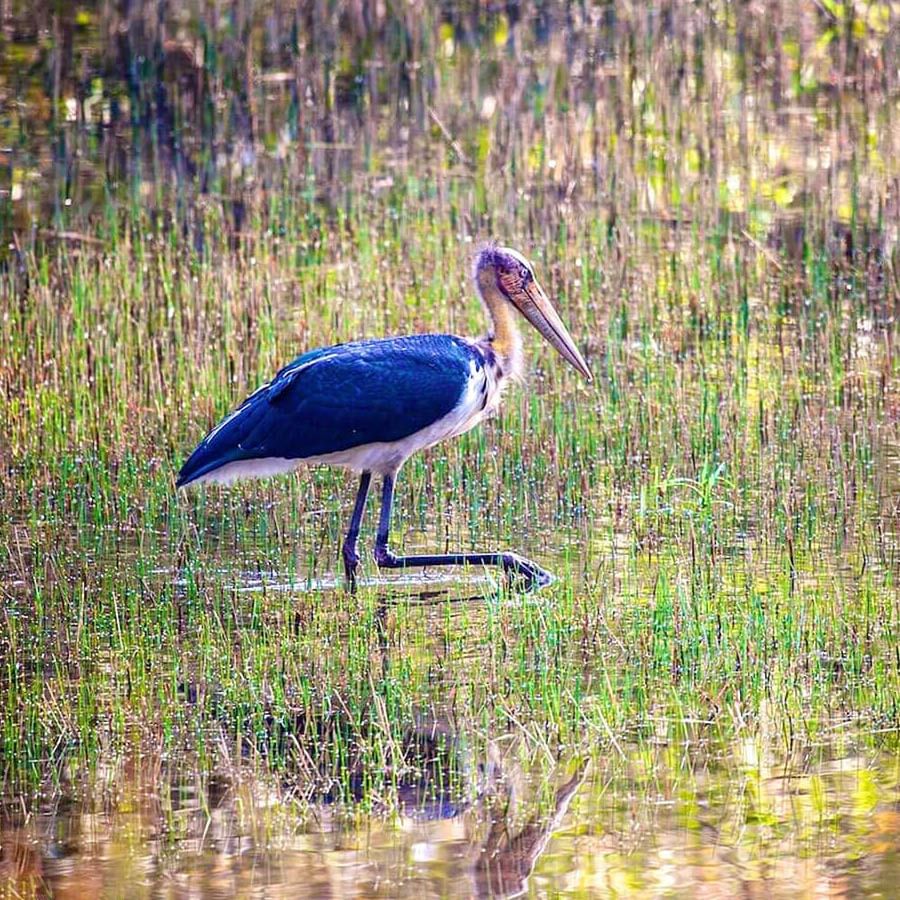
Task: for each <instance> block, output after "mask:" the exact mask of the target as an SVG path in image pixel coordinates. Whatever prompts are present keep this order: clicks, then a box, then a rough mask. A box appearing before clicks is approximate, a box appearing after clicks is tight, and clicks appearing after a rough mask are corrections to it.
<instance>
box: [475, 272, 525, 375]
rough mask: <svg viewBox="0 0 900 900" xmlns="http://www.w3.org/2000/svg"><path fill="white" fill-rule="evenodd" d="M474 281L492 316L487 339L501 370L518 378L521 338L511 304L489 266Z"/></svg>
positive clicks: (520, 370)
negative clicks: (501, 290)
mask: <svg viewBox="0 0 900 900" xmlns="http://www.w3.org/2000/svg"><path fill="white" fill-rule="evenodd" d="M476 284H477V287H478V293H479V294H480V295H481V300H482V302H483V303H484V305H485V307H486V309H487V311H488V315H489V316H490V317H491V329H490V331H489V332H488V336H487V342H488V343H489V344H490V346H491V349H492V350H493V351H494V353H495V354H496V355H497V358H498V360H499V362H500V367H501V369H502V370H503V373H504V374H506V375H511V376H512V377H514V378H518V377H519V376H520V375H521V372H522V337H521V335H520V334H519V329H518V327H517V325H516V320H515V315H516V314H515V312H514V311H513V308H512V304H511V303H510V302H509V300H507V299H506V297H505V296H504V295H503V294H502V293H501V292H500V290H499V289H498V288H497V278H496V273H495V271H494V269H493V268H492V267H487V268H485V269H482V271H481V272H479V273H478V276H477V279H476Z"/></svg>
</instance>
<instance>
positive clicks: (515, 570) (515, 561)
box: [501, 553, 553, 591]
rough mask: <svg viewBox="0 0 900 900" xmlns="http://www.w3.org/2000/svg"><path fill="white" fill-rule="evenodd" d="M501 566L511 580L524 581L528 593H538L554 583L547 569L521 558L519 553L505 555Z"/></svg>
mask: <svg viewBox="0 0 900 900" xmlns="http://www.w3.org/2000/svg"><path fill="white" fill-rule="evenodd" d="M501 565H502V566H503V571H504V572H505V573H506V575H507V577H508V578H510V580H512V579H513V578H519V579H521V580H522V582H523V583H524V587H525V590H526V591H536V590H539V589H540V588H542V587H547V585H548V584H551V583H552V582H553V576H552V575H551V574H550V573H549V572H548V571H547V570H546V569H542V568H541V567H540V566H539V565H538V564H537V563H535V562H532V561H531V560H530V559H525V557H524V556H519V554H518V553H504V554H503V555H502V557H501Z"/></svg>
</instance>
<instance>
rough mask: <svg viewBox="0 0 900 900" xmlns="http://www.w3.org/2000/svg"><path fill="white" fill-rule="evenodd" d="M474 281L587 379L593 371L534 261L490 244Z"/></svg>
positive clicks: (482, 253) (481, 256)
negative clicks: (515, 312)
mask: <svg viewBox="0 0 900 900" xmlns="http://www.w3.org/2000/svg"><path fill="white" fill-rule="evenodd" d="M474 274H475V283H476V285H477V286H478V290H479V292H480V293H481V296H482V297H483V298H484V299H485V302H487V303H488V306H490V299H489V298H490V297H491V296H495V297H496V296H499V297H500V298H502V300H503V301H505V302H508V303H510V304H511V305H512V306H513V307H515V309H516V310H518V312H520V313H521V314H522V315H523V316H524V317H525V318H526V319H527V320H528V321H529V322H530V323H531V324H532V325H533V326H534V327H535V328H536V329H537V330H538V331H539V332H540V333H541V335H542V336H543V337H544V338H545V339H546V340H547V341H548V342H549V343H550V344H552V345H553V346H554V347H555V348H556V350H557V352H558V353H559V354H560V356H562V357H563V359H565V360H566V361H567V362H569V363H570V364H571V365H572V366H573V367H574V368H575V369H577V370H578V371H579V372H580V373H581V374H582V375H583V376H584V377H585V378H586V379H587V380H588V381H592V380H593V376H592V375H591V370H590V369H589V368H588V364H587V363H586V362H585V361H584V357H583V356H582V355H581V353H580V352H579V350H578V347H576V346H575V341H573V340H572V335H570V334H569V331H568V329H567V328H566V326H565V325H563V322H562V319H560V317H559V314H558V313H557V312H556V310H555V309H554V308H553V304H552V303H551V302H550V298H549V297H548V296H547V294H546V293H545V292H544V289H543V288H542V287H541V285H540V284H539V283H538V280H537V278H536V277H535V274H534V269H533V268H532V266H531V263H530V262H528V260H527V259H525V257H524V256H522V254H521V253H519V252H518V251H516V250H513V249H511V248H510V247H498V246H496V245H494V244H490V245H488V246H486V247H484V248H482V250H481V251H480V252H479V254H478V257H477V258H476V260H475V272H474Z"/></svg>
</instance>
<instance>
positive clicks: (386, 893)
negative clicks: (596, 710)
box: [0, 722, 900, 898]
mask: <svg viewBox="0 0 900 900" xmlns="http://www.w3.org/2000/svg"><path fill="white" fill-rule="evenodd" d="M658 726H659V727H658V730H659V732H660V733H661V734H662V733H664V732H665V729H666V723H664V722H660V723H658ZM512 743H515V742H512ZM853 744H854V740H853V739H852V738H850V737H847V736H844V737H842V738H840V739H839V740H837V742H836V744H835V747H833V748H821V747H803V748H798V749H797V750H796V751H795V752H794V753H793V754H792V755H790V756H787V757H782V758H776V757H775V756H774V754H773V753H772V752H771V749H770V748H767V747H765V746H763V745H762V744H761V743H760V742H759V741H758V740H756V739H750V738H747V739H736V740H734V741H733V742H732V743H731V744H730V745H721V746H716V745H713V744H710V743H707V741H706V740H705V739H704V737H703V735H702V730H698V732H697V735H696V737H695V739H692V740H690V741H687V742H682V743H667V742H665V741H663V740H657V739H655V738H653V737H652V736H651V737H649V738H648V739H645V740H640V741H635V742H634V743H632V744H630V745H625V746H623V747H621V748H620V749H621V750H622V754H623V755H622V756H618V755H617V756H616V758H611V759H597V758H595V759H593V760H591V761H590V762H588V761H587V760H586V759H582V760H581V761H579V760H577V759H572V760H566V761H559V762H557V763H556V764H554V765H552V766H550V767H549V768H547V767H545V771H544V774H543V775H542V776H537V777H534V776H531V775H529V772H528V771H526V767H525V766H524V765H523V763H522V761H521V757H520V756H519V757H517V755H516V754H515V753H512V752H507V751H502V750H501V749H499V746H497V747H496V752H495V753H493V757H494V758H493V759H492V760H489V761H487V765H485V766H481V767H478V769H479V771H482V772H488V773H489V775H488V777H487V780H484V779H482V781H481V786H480V787H479V788H477V789H476V786H475V785H472V788H473V793H472V794H471V796H469V797H465V796H463V797H457V798H451V797H449V796H441V793H440V791H439V790H438V791H437V792H436V791H435V790H434V785H428V784H427V783H424V782H423V783H422V784H418V785H411V786H410V785H407V786H406V787H405V788H404V789H402V790H400V791H399V792H398V794H397V798H396V802H395V803H394V804H393V805H392V808H390V809H384V810H380V811H377V812H376V814H374V815H369V814H366V813H364V812H363V811H361V810H360V809H354V808H353V807H343V808H338V807H337V806H336V805H334V804H328V803H313V804H310V805H306V804H303V803H300V802H298V799H297V796H296V794H294V793H293V792H292V791H291V790H290V789H288V788H286V787H285V786H283V785H279V784H278V783H277V782H276V781H274V780H273V779H272V778H271V776H261V775H258V774H253V772H252V770H251V768H249V767H247V768H239V769H236V770H235V771H233V772H231V773H227V774H225V773H222V774H221V775H219V776H215V777H213V778H212V779H211V780H209V781H206V782H205V783H204V782H202V781H201V779H200V778H199V777H198V776H196V775H192V776H188V777H187V778H185V779H181V780H180V778H179V776H177V775H173V774H172V773H170V772H168V770H167V766H166V762H165V760H163V759H161V758H160V757H159V756H158V755H154V754H153V753H152V752H147V751H146V750H145V751H144V752H143V753H134V754H133V755H128V756H125V757H123V758H122V759H119V760H116V761H113V760H111V761H110V762H109V765H108V767H106V768H104V767H102V766H101V767H100V769H99V778H100V783H99V784H96V785H94V786H93V789H92V790H90V791H85V792H83V793H82V792H81V791H79V790H76V789H75V788H74V787H73V786H72V785H68V786H65V787H64V788H63V789H62V790H60V791H57V792H55V793H54V794H53V797H52V799H50V798H49V797H47V798H45V800H44V802H43V804H42V805H40V808H39V811H37V812H34V813H33V814H28V815H26V814H24V813H23V811H22V809H21V808H16V807H15V806H14V805H11V806H7V807H6V808H5V810H4V818H3V827H2V852H0V873H2V874H0V889H2V891H3V895H4V896H40V895H47V894H52V895H53V896H56V897H85V896H91V895H95V896H119V895H125V894H127V895H128V896H153V897H173V898H174V897H193V896H203V897H232V896H267V897H293V896H320V897H488V896H518V895H520V894H522V893H526V894H529V895H533V896H557V895H559V894H564V895H571V896H634V897H654V896H663V895H665V896H696V897H733V896H746V897H762V896H786V897H787V896H810V897H812V896H816V897H820V896H829V897H851V896H857V895H859V894H860V893H862V892H865V893H866V894H867V895H869V896H878V895H879V894H880V895H881V896H885V897H888V896H893V895H894V894H893V890H894V886H895V885H896V884H897V878H898V876H900V793H898V787H900V784H898V772H900V770H898V757H897V756H896V755H891V754H887V753H884V752H882V753H875V752H870V753H862V752H859V753H856V752H854V751H853V749H852V747H853ZM838 746H844V747H845V748H846V749H845V751H844V753H845V755H843V756H840V755H833V754H834V751H835V749H836V747H838ZM492 752H493V751H492Z"/></svg>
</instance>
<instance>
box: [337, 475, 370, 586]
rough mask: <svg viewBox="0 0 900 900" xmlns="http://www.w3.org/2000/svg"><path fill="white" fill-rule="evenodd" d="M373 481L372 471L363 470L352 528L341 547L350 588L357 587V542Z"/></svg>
mask: <svg viewBox="0 0 900 900" xmlns="http://www.w3.org/2000/svg"><path fill="white" fill-rule="evenodd" d="M371 481H372V473H371V472H363V473H362V475H360V477H359V490H358V491H357V492H356V504H355V505H354V507H353V517H352V518H351V519H350V528H349V529H347V537H345V538H344V545H343V547H341V554H342V555H343V557H344V574H345V575H346V576H347V581H348V582H349V583H350V590H355V589H356V570H357V568H359V553H358V552H357V550H356V542H357V539H358V538H359V526H360V525H361V524H362V517H363V512H365V509H366V497H368V496H369V483H370V482H371Z"/></svg>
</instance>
